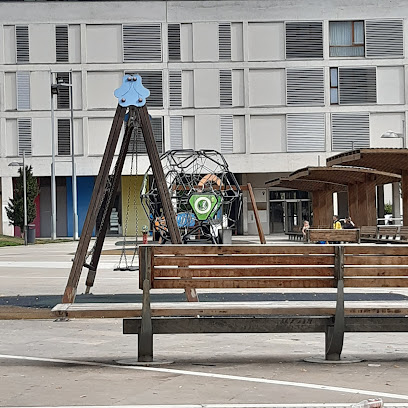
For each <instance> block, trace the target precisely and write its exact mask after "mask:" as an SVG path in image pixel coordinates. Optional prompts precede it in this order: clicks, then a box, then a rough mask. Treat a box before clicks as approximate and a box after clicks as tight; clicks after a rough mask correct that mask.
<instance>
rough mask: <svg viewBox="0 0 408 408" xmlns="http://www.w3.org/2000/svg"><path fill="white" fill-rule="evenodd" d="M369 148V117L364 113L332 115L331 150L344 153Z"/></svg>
mask: <svg viewBox="0 0 408 408" xmlns="http://www.w3.org/2000/svg"><path fill="white" fill-rule="evenodd" d="M366 147H370V117H369V114H368V113H367V112H364V113H333V114H332V149H333V150H335V151H345V150H351V149H363V148H366Z"/></svg>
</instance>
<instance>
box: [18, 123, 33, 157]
mask: <svg viewBox="0 0 408 408" xmlns="http://www.w3.org/2000/svg"><path fill="white" fill-rule="evenodd" d="M17 130H18V155H19V156H22V155H23V152H25V154H26V155H27V156H31V119H29V118H24V119H23V118H19V119H17Z"/></svg>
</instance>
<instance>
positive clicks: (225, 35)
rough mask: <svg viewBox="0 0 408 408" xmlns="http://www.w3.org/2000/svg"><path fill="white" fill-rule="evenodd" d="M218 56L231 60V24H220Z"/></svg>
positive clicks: (221, 58)
mask: <svg viewBox="0 0 408 408" xmlns="http://www.w3.org/2000/svg"><path fill="white" fill-rule="evenodd" d="M218 44H219V46H218V57H219V59H220V60H228V61H231V24H230V23H219V24H218Z"/></svg>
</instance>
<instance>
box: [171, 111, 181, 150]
mask: <svg viewBox="0 0 408 408" xmlns="http://www.w3.org/2000/svg"><path fill="white" fill-rule="evenodd" d="M182 148H183V117H182V116H170V149H172V150H181V149H182Z"/></svg>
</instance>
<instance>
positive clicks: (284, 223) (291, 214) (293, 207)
mask: <svg viewBox="0 0 408 408" xmlns="http://www.w3.org/2000/svg"><path fill="white" fill-rule="evenodd" d="M303 220H308V221H310V222H311V221H312V220H311V200H310V198H309V193H307V192H305V191H269V230H270V232H271V234H276V233H282V232H285V233H287V232H291V231H294V230H296V229H299V228H301V226H302V224H303Z"/></svg>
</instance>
